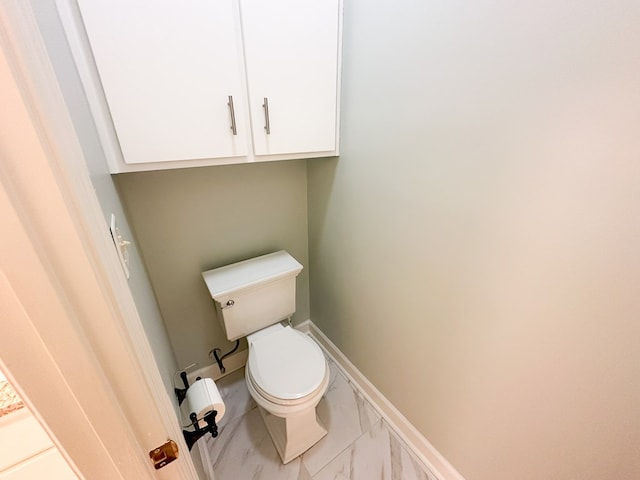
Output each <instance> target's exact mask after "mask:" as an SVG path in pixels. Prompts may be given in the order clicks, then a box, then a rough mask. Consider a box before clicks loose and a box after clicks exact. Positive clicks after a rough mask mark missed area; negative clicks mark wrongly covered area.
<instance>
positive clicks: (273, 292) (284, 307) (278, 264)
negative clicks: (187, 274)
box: [202, 250, 302, 340]
mask: <svg viewBox="0 0 640 480" xmlns="http://www.w3.org/2000/svg"><path fill="white" fill-rule="evenodd" d="M301 271H302V265H300V264H299V263H298V262H297V261H296V259H295V258H293V257H292V256H291V255H289V254H288V253H287V252H285V251H284V250H280V251H279V252H275V253H270V254H268V255H262V256H261V257H256V258H251V259H249V260H244V261H242V262H238V263H232V264H231V265H226V266H224V267H220V268H214V269H213V270H208V271H206V272H202V277H203V278H204V281H205V283H206V284H207V288H208V289H209V293H210V294H211V297H212V298H213V300H214V303H215V306H216V313H217V314H218V320H219V321H220V323H221V324H222V328H223V329H224V332H225V334H226V336H227V338H228V339H229V340H237V339H238V338H240V337H244V336H247V335H249V334H250V333H253V332H255V331H258V330H260V329H262V328H265V327H268V326H269V325H273V324H274V323H277V322H279V321H281V320H284V319H286V318H288V317H290V316H291V315H293V313H294V312H295V311H296V277H297V276H298V274H299V273H300V272H301Z"/></svg>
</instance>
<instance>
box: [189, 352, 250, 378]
mask: <svg viewBox="0 0 640 480" xmlns="http://www.w3.org/2000/svg"><path fill="white" fill-rule="evenodd" d="M248 353H249V350H240V351H239V352H235V353H232V354H231V355H229V356H228V357H227V358H225V359H224V368H225V372H224V373H222V372H221V371H220V369H219V368H218V364H217V363H213V364H211V365H205V366H204V367H201V368H198V369H197V370H193V371H192V372H189V373H188V374H187V380H189V385H191V384H192V383H193V382H194V381H195V379H196V378H197V377H202V378H211V379H213V380H214V381H215V380H220V379H221V378H222V377H226V376H227V375H229V374H230V373H233V372H235V371H236V370H240V369H241V368H242V367H244V366H245V364H246V363H247V355H248Z"/></svg>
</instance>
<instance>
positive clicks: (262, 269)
mask: <svg viewBox="0 0 640 480" xmlns="http://www.w3.org/2000/svg"><path fill="white" fill-rule="evenodd" d="M300 271H302V265H300V264H299V263H298V262H297V261H296V259H295V258H293V257H292V256H291V255H289V254H288V253H287V252H286V251H284V250H280V251H279V252H274V253H269V254H267V255H262V256H260V257H255V258H250V259H249V260H244V261H242V262H237V263H232V264H231V265H225V266H224V267H219V268H214V269H213V270H207V271H206V272H202V277H203V278H204V281H205V283H206V284H207V288H208V289H209V293H211V296H212V297H213V299H214V300H219V299H220V298H222V297H225V296H228V295H230V294H232V293H235V292H237V291H238V290H241V289H245V288H250V287H252V286H255V285H259V284H261V283H266V282H272V281H274V280H277V279H279V278H283V277H287V276H292V275H293V276H295V275H298V274H299V273H300Z"/></svg>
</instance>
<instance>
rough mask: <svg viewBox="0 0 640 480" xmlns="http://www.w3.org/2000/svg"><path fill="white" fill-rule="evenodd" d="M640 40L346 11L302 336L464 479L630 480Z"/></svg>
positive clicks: (561, 12) (478, 5)
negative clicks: (342, 361) (334, 128)
mask: <svg viewBox="0 0 640 480" xmlns="http://www.w3.org/2000/svg"><path fill="white" fill-rule="evenodd" d="M639 25H640V3H638V2H637V1H635V0H627V1H615V2H605V1H599V2H595V1H588V2H546V1H545V2H533V1H530V2H526V3H523V2H507V1H500V2H489V1H460V2H410V1H405V0H402V1H400V2H376V4H375V5H372V4H371V2H368V1H365V0H349V1H347V2H345V19H344V64H343V97H342V127H343V128H342V133H341V135H342V156H341V158H340V159H339V160H337V161H336V160H322V161H314V162H309V171H308V190H309V192H308V198H309V239H310V246H309V252H310V275H311V277H310V278H311V297H312V319H313V320H314V321H315V322H316V323H317V324H318V325H319V327H320V328H321V329H322V330H323V331H325V332H326V333H327V334H328V335H329V337H330V338H331V339H332V340H333V341H334V342H335V343H336V344H337V345H338V346H339V347H340V348H341V349H342V351H343V352H344V353H345V354H346V355H347V356H348V357H349V358H350V359H351V360H352V361H353V362H354V363H355V364H356V365H357V366H358V367H359V368H360V369H361V370H362V371H363V373H364V374H365V375H366V376H367V377H368V378H369V379H371V380H372V381H373V383H374V384H375V385H376V386H377V387H378V388H380V389H381V390H382V391H383V393H384V394H385V395H386V396H387V397H388V398H389V399H390V400H391V401H392V402H393V403H394V404H395V405H396V406H397V407H398V408H399V409H400V410H401V411H402V412H403V413H404V414H405V415H406V416H407V417H408V418H409V419H410V420H411V421H412V422H413V423H414V424H415V426H416V427H417V428H418V429H419V430H420V431H421V432H422V433H423V434H424V435H425V436H426V437H427V438H428V439H429V440H430V441H431V442H432V443H433V444H434V445H435V447H436V448H437V449H439V451H440V452H441V453H442V454H444V455H445V457H446V458H447V459H448V460H449V461H450V462H451V463H452V464H453V465H454V466H455V467H456V468H458V470H459V471H460V472H461V473H462V474H463V475H464V476H465V477H466V478H467V480H514V479H518V480H540V479H554V480H569V479H612V480H613V479H615V480H621V479H637V478H640V455H638V452H639V451H640V348H639V339H640V321H639V319H640V280H639V279H640V55H638V45H640V27H639Z"/></svg>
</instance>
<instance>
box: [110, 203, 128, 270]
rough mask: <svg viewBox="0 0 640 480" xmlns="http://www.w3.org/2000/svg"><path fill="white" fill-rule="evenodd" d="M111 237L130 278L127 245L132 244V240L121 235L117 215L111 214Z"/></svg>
mask: <svg viewBox="0 0 640 480" xmlns="http://www.w3.org/2000/svg"><path fill="white" fill-rule="evenodd" d="M110 230H111V238H112V239H113V244H114V245H115V247H116V251H117V252H118V258H119V259H120V265H122V270H124V274H125V276H126V277H127V280H128V279H129V251H128V250H127V247H128V246H129V245H131V242H130V241H128V240H125V239H124V238H122V235H120V230H118V227H117V226H116V216H115V215H114V214H113V213H112V214H111V225H110Z"/></svg>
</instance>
